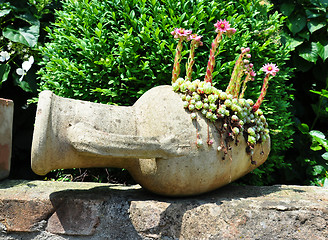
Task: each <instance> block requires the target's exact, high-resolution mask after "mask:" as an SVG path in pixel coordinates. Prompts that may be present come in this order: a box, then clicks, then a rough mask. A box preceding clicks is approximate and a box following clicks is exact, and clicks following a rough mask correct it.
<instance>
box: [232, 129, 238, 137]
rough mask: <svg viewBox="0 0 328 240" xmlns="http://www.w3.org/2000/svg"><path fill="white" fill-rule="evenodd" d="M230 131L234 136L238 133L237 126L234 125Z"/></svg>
mask: <svg viewBox="0 0 328 240" xmlns="http://www.w3.org/2000/svg"><path fill="white" fill-rule="evenodd" d="M232 132H233V134H235V135H236V136H237V135H238V134H239V128H237V127H234V128H233V129H232Z"/></svg>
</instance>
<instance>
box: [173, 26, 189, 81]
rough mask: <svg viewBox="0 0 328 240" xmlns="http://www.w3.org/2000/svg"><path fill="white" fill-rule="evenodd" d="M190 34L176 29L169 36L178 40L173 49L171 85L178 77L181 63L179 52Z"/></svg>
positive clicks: (187, 31) (181, 29) (182, 29)
mask: <svg viewBox="0 0 328 240" xmlns="http://www.w3.org/2000/svg"><path fill="white" fill-rule="evenodd" d="M191 33H192V31H191V30H185V29H184V28H176V29H174V31H172V32H171V34H172V35H173V36H174V38H178V39H179V42H178V45H177V47H176V49H175V57H174V64H173V70H172V83H175V81H176V80H177V79H178V78H179V75H180V61H181V52H182V42H183V41H185V40H188V37H189V35H190V34H191Z"/></svg>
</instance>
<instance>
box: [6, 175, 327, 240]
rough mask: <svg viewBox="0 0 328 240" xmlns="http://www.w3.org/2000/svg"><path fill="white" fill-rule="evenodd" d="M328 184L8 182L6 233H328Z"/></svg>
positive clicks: (59, 238)
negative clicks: (156, 186) (159, 187)
mask: <svg viewBox="0 0 328 240" xmlns="http://www.w3.org/2000/svg"><path fill="white" fill-rule="evenodd" d="M327 226H328V191H327V189H325V188H320V187H314V186H287V185H275V186H261V187H259V186H234V185H227V186H225V187H223V188H221V189H218V190H216V191H213V192H210V193H207V194H203V195H199V196H194V197H188V198H168V197H160V196H158V195H154V194H153V193H150V192H148V191H146V190H144V189H143V188H141V187H140V186H139V185H134V186H128V187H127V186H121V185H112V184H98V183H67V182H45V181H17V180H16V181H14V180H4V181H1V182H0V239H2V240H9V239H10V240H13V239H35V240H39V239H52V240H63V239H73V240H75V239H90V240H96V239H97V240H99V239H100V240H101V239H118V240H119V239H261V240H263V239H264V240H265V239H306V240H311V239H316V240H317V239H318V240H324V239H328V228H327Z"/></svg>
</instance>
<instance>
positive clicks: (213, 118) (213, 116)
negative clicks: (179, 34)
mask: <svg viewBox="0 0 328 240" xmlns="http://www.w3.org/2000/svg"><path fill="white" fill-rule="evenodd" d="M210 120H211V121H213V122H215V121H216V120H218V117H217V116H216V114H212V117H211V119H210Z"/></svg>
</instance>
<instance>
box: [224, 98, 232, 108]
mask: <svg viewBox="0 0 328 240" xmlns="http://www.w3.org/2000/svg"><path fill="white" fill-rule="evenodd" d="M231 104H232V103H231V100H229V99H227V100H225V101H224V105H226V107H231Z"/></svg>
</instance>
